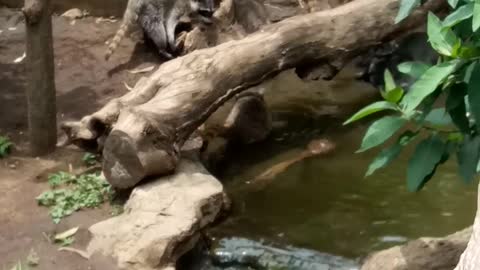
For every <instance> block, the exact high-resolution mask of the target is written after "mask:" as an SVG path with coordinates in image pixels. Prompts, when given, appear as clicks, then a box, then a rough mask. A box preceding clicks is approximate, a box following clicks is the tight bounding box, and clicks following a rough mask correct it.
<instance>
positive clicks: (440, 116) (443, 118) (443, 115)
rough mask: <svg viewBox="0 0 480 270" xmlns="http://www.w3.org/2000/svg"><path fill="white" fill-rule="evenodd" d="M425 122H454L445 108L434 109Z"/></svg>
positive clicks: (441, 123) (434, 124)
mask: <svg viewBox="0 0 480 270" xmlns="http://www.w3.org/2000/svg"><path fill="white" fill-rule="evenodd" d="M425 122H427V123H429V124H431V125H433V126H447V125H450V124H452V119H451V118H450V116H449V115H448V114H447V112H446V110H445V108H437V109H433V110H432V111H431V112H430V113H429V114H428V115H427V116H426V117H425Z"/></svg>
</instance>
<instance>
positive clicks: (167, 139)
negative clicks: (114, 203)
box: [63, 0, 446, 188]
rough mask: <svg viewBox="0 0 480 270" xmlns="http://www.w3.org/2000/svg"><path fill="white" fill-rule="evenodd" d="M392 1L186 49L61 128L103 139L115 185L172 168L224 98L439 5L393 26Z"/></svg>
mask: <svg viewBox="0 0 480 270" xmlns="http://www.w3.org/2000/svg"><path fill="white" fill-rule="evenodd" d="M398 2H399V1H398V0H383V1H378V0H356V1H353V2H351V3H349V4H345V5H343V6H340V7H338V8H335V9H331V10H327V11H321V12H316V13H311V14H306V15H301V16H295V17H292V18H289V19H286V20H283V21H281V22H278V23H275V24H270V25H267V26H265V27H264V28H262V29H261V30H260V31H257V32H255V33H253V34H251V35H249V36H247V37H246V38H243V39H241V40H237V41H229V42H226V43H223V44H220V45H218V46H216V47H213V48H207V49H201V50H197V51H194V52H192V53H189V54H187V55H185V56H183V57H180V58H177V59H174V60H172V61H169V62H166V63H164V64H162V65H161V66H160V68H159V69H158V70H157V71H156V72H155V73H154V74H152V75H151V76H150V77H149V78H144V79H142V80H140V81H139V82H138V83H137V85H136V86H135V87H134V89H133V90H132V91H131V92H129V93H127V94H126V95H124V96H122V97H120V98H118V99H114V100H112V101H111V102H109V103H108V104H107V105H106V106H105V107H104V108H102V109H101V110H99V111H98V112H96V113H94V114H92V115H89V116H86V117H85V118H83V119H82V120H81V121H80V122H75V123H66V124H64V125H63V128H64V130H65V131H66V133H67V135H68V136H69V138H70V140H71V141H72V142H76V143H79V144H83V143H84V142H91V141H95V140H97V139H99V138H105V137H106V140H105V144H104V148H103V154H104V163H103V171H104V174H105V176H106V178H107V180H108V181H109V182H110V183H111V184H112V185H113V186H115V187H118V188H127V187H131V186H134V185H135V184H137V183H138V182H139V181H140V180H142V179H144V178H145V177H147V176H151V175H161V174H167V173H172V172H173V171H174V170H175V168H176V165H177V163H178V160H179V149H180V148H181V146H182V145H183V143H184V142H185V141H186V140H187V139H188V138H189V136H190V135H191V134H192V132H194V131H195V130H196V129H197V128H198V127H199V125H201V124H202V123H203V122H204V121H205V120H206V119H207V118H208V117H209V116H210V115H211V114H212V113H213V112H214V111H215V110H216V109H218V108H219V107H220V106H221V105H222V104H223V103H224V102H225V101H227V100H229V99H230V98H232V97H234V96H235V95H237V94H239V93H240V92H242V91H244V90H246V89H248V88H250V87H252V86H255V85H258V84H260V83H261V82H263V81H264V80H266V79H269V78H271V77H273V76H275V75H276V74H278V73H279V72H281V71H284V70H287V69H290V68H295V67H299V66H308V65H312V64H319V63H320V64H323V65H326V66H328V67H331V68H330V69H336V70H338V69H340V68H341V67H342V66H343V65H345V64H346V63H347V62H348V61H349V60H350V59H351V58H352V57H354V56H355V55H357V54H358V52H359V51H362V50H365V49H367V48H368V47H370V46H372V45H374V44H378V43H380V42H383V41H387V40H391V39H393V38H394V37H396V36H397V35H400V34H402V33H404V32H407V31H408V30H409V29H411V28H413V27H415V26H418V25H421V24H423V23H424V21H425V17H426V14H427V12H428V11H429V10H431V11H437V10H439V9H441V8H443V7H445V5H446V3H445V1H443V0H430V1H428V2H427V3H426V4H425V5H423V6H422V7H421V8H420V9H418V10H416V11H415V12H414V13H413V14H412V15H411V16H410V17H409V18H408V19H407V20H405V21H404V22H403V23H401V24H394V18H395V16H396V14H397V11H398Z"/></svg>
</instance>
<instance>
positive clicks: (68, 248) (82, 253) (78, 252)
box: [58, 247, 90, 260]
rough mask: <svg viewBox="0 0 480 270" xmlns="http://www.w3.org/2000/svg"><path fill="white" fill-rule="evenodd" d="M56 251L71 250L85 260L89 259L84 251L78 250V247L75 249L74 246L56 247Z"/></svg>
mask: <svg viewBox="0 0 480 270" xmlns="http://www.w3.org/2000/svg"><path fill="white" fill-rule="evenodd" d="M58 251H68V252H73V253H76V254H78V255H80V256H81V257H83V258H84V259H87V260H89V259H90V255H89V254H88V253H87V252H86V251H83V250H79V249H76V248H70V247H61V248H59V249H58Z"/></svg>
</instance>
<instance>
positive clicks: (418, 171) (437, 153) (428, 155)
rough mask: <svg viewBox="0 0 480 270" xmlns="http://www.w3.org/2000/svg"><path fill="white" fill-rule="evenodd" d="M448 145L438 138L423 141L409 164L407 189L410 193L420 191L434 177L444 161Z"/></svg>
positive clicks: (432, 137)
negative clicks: (443, 157)
mask: <svg viewBox="0 0 480 270" xmlns="http://www.w3.org/2000/svg"><path fill="white" fill-rule="evenodd" d="M445 149H446V144H445V143H444V142H443V140H441V139H440V138H439V137H437V136H431V137H429V138H427V139H425V140H423V141H421V142H420V143H419V144H418V145H417V148H416V149H415V152H414V153H413V155H412V158H411V159H410V161H409V163H408V169H407V187H408V190H410V191H417V190H420V189H421V188H422V187H423V186H424V185H425V184H426V183H427V181H428V180H430V178H431V177H432V174H433V172H434V171H435V169H436V167H437V165H438V164H439V163H440V161H441V160H442V156H443V155H444V152H445Z"/></svg>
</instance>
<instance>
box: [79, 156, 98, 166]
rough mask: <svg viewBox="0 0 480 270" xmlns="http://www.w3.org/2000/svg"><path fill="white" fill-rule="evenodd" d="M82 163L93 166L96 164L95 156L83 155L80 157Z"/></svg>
mask: <svg viewBox="0 0 480 270" xmlns="http://www.w3.org/2000/svg"><path fill="white" fill-rule="evenodd" d="M82 161H83V163H84V164H85V165H86V166H93V165H95V164H97V155H95V154H92V153H85V155H83V157H82Z"/></svg>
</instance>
